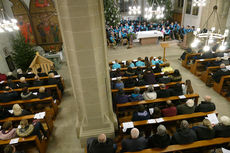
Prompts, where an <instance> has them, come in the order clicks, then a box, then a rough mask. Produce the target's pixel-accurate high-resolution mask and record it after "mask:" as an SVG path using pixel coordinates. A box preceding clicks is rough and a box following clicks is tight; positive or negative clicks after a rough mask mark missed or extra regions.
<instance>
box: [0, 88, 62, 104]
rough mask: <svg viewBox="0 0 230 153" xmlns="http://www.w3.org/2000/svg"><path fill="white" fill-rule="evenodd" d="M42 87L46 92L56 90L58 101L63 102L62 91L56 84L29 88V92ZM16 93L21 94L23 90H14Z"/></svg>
mask: <svg viewBox="0 0 230 153" xmlns="http://www.w3.org/2000/svg"><path fill="white" fill-rule="evenodd" d="M40 87H45V88H46V90H52V89H55V90H56V92H57V96H58V100H59V101H61V98H62V93H61V90H60V89H59V88H58V86H57V85H56V84H54V85H45V86H38V87H29V88H28V89H29V91H38V90H39V88H40ZM13 90H14V91H17V92H21V91H22V88H19V89H13ZM0 93H4V91H0Z"/></svg>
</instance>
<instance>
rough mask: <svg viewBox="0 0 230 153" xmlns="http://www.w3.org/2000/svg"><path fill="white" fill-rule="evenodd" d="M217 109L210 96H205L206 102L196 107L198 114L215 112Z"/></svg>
mask: <svg viewBox="0 0 230 153" xmlns="http://www.w3.org/2000/svg"><path fill="white" fill-rule="evenodd" d="M215 109H216V105H215V104H214V103H212V102H211V97H210V96H205V97H204V101H201V103H200V104H199V105H198V106H197V107H196V110H195V111H196V112H210V111H214V110H215Z"/></svg>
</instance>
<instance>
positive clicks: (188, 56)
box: [182, 53, 201, 69]
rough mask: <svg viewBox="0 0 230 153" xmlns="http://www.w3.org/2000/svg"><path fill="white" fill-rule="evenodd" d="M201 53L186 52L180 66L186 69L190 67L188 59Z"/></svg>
mask: <svg viewBox="0 0 230 153" xmlns="http://www.w3.org/2000/svg"><path fill="white" fill-rule="evenodd" d="M199 55H201V53H190V54H189V53H188V54H186V55H185V59H184V60H183V61H182V66H183V67H185V68H186V69H189V68H190V66H191V65H190V64H189V63H190V60H192V58H193V57H195V56H199Z"/></svg>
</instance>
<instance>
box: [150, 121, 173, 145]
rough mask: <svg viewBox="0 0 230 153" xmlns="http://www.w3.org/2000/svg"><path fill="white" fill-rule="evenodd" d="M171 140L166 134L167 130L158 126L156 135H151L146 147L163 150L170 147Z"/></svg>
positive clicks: (162, 126)
mask: <svg viewBox="0 0 230 153" xmlns="http://www.w3.org/2000/svg"><path fill="white" fill-rule="evenodd" d="M170 142H171V139H170V136H169V134H168V133H167V129H166V128H165V126H164V125H162V124H160V125H159V126H158V127H157V132H156V134H154V135H152V136H151V137H150V138H149V140H148V146H149V147H151V148H154V147H157V148H165V147H167V146H169V145H170Z"/></svg>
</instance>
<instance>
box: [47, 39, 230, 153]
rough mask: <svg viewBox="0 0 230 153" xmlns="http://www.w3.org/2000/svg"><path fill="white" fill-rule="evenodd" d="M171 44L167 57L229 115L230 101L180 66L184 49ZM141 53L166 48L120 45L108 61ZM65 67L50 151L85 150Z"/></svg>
mask: <svg viewBox="0 0 230 153" xmlns="http://www.w3.org/2000/svg"><path fill="white" fill-rule="evenodd" d="M170 44H171V45H170V48H168V49H167V50H166V57H167V59H168V62H170V64H171V66H172V67H173V68H175V69H179V70H180V72H181V74H182V76H183V80H186V79H190V80H191V81H192V84H193V88H194V90H195V92H196V93H198V94H199V95H200V97H201V98H200V100H202V97H203V96H205V95H210V96H212V101H213V102H214V103H215V104H216V106H217V111H218V112H219V114H220V115H223V114H224V115H228V116H230V111H229V110H230V102H228V101H226V100H225V98H223V97H222V96H220V95H219V94H217V93H216V92H215V91H214V90H213V89H212V88H209V87H207V86H206V85H205V84H204V83H203V82H202V81H201V80H200V79H199V78H197V77H195V76H194V75H192V74H191V73H190V72H189V71H188V70H186V69H185V68H183V67H182V66H181V62H180V61H179V60H178V58H179V56H180V55H181V54H182V52H183V51H182V50H181V49H179V47H178V46H177V44H176V42H171V43H170ZM139 56H140V57H145V56H148V57H150V56H163V49H162V48H161V47H160V45H149V46H140V45H139V44H135V45H134V47H133V48H131V49H127V48H126V47H118V48H117V49H109V50H108V59H109V61H113V60H115V59H119V60H127V59H135V58H137V57H139ZM66 67H67V66H66V65H65V64H64V65H63V66H62V68H61V70H60V71H59V73H60V74H61V75H62V76H64V78H65V84H66V89H65V95H64V97H63V100H62V103H61V105H60V107H59V113H58V115H57V118H56V120H55V123H54V126H55V128H54V131H53V134H52V137H51V139H50V142H49V145H48V151H47V153H83V152H84V151H83V149H82V148H81V146H80V142H79V139H78V138H77V135H76V131H75V124H76V118H77V114H76V110H77V106H76V105H75V104H76V103H75V102H74V98H73V96H71V90H72V89H71V85H70V81H69V77H68V72H67V68H66Z"/></svg>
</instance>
